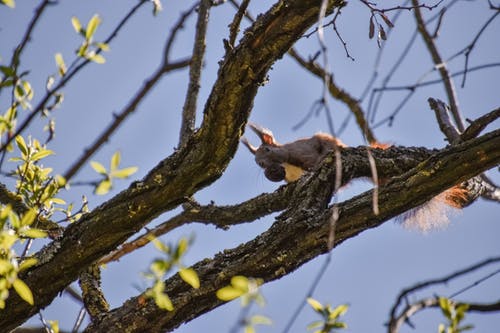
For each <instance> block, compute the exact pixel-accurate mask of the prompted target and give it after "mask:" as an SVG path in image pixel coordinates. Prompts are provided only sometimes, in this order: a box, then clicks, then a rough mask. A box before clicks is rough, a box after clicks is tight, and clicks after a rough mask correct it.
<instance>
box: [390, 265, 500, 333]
mask: <svg viewBox="0 0 500 333" xmlns="http://www.w3.org/2000/svg"><path fill="white" fill-rule="evenodd" d="M498 262H500V257H493V258H489V259H486V260H483V261H481V262H479V263H477V264H474V265H472V266H470V267H467V268H464V269H462V270H459V271H456V272H454V273H452V274H449V275H446V276H444V277H442V278H438V279H432V280H428V281H425V282H421V283H418V284H416V285H414V286H413V287H410V288H406V289H404V290H402V291H401V293H400V294H399V295H398V297H397V299H396V302H395V303H394V305H393V307H392V309H391V312H390V320H389V332H394V331H392V330H391V328H392V327H393V326H394V325H396V322H395V320H396V318H397V317H398V316H397V315H396V312H397V310H398V308H399V307H400V306H401V304H402V303H403V301H404V300H405V299H407V298H408V296H409V295H410V294H412V293H415V292H416V291H419V290H421V289H424V288H428V287H430V286H433V285H437V284H446V283H448V282H449V281H451V280H453V279H456V278H458V277H461V276H463V275H466V274H469V273H471V272H474V271H476V270H478V269H481V268H483V267H486V266H488V265H490V264H495V263H498Z"/></svg>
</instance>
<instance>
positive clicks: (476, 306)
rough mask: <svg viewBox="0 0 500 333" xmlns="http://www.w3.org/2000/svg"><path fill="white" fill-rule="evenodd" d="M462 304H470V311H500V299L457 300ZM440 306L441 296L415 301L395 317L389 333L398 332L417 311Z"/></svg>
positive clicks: (458, 303) (458, 304) (457, 303)
mask: <svg viewBox="0 0 500 333" xmlns="http://www.w3.org/2000/svg"><path fill="white" fill-rule="evenodd" d="M460 304H467V305H468V310H467V311H468V312H469V311H475V312H497V311H500V301H497V302H493V303H469V302H456V305H457V306H460ZM435 307H439V297H431V298H425V299H422V300H419V301H417V302H413V303H412V304H409V305H407V306H406V308H405V309H404V310H403V311H402V312H401V314H400V315H399V316H398V317H397V318H394V321H393V322H392V326H390V327H389V330H388V332H389V333H398V332H399V330H400V328H401V327H402V326H403V324H404V323H405V322H407V321H408V320H409V319H410V317H412V316H413V315H415V314H416V313H417V312H419V311H421V310H424V309H427V308H435Z"/></svg>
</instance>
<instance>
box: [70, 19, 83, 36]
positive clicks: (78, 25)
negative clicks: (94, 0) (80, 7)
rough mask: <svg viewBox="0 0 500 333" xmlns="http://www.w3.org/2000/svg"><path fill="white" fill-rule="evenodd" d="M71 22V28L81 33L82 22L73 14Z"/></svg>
mask: <svg viewBox="0 0 500 333" xmlns="http://www.w3.org/2000/svg"><path fill="white" fill-rule="evenodd" d="M71 24H72V25H73V28H74V29H75V31H76V32H77V33H81V32H82V24H81V23H80V20H79V19H78V17H76V16H73V17H72V18H71Z"/></svg>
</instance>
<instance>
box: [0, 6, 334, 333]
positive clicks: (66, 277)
mask: <svg viewBox="0 0 500 333" xmlns="http://www.w3.org/2000/svg"><path fill="white" fill-rule="evenodd" d="M285 2H286V4H285ZM339 3H340V2H337V1H330V2H329V3H328V12H329V13H330V12H331V11H332V8H333V7H334V6H338V5H339ZM317 17H318V8H317V2H316V1H315V0H286V1H285V0H281V1H278V2H277V3H276V4H275V5H273V6H272V7H271V8H270V9H269V11H268V12H267V13H265V14H262V15H261V16H260V18H259V20H257V21H256V22H255V24H253V25H252V26H251V27H250V28H249V29H248V30H247V33H246V34H245V35H244V37H243V38H242V40H241V42H240V44H239V45H238V46H237V47H236V48H235V50H234V52H232V53H231V54H230V55H228V56H227V57H226V58H225V59H224V61H223V62H222V63H221V67H220V69H219V74H218V78H217V80H216V82H215V84H214V86H213V89H212V92H211V94H210V96H209V97H208V100H207V102H206V104H205V110H204V119H203V122H202V126H201V128H200V129H199V130H198V131H197V132H195V133H194V135H193V136H192V137H191V138H190V139H189V140H188V142H187V143H186V145H185V146H183V148H181V149H179V150H177V151H176V152H174V153H173V154H172V155H171V156H170V157H168V158H166V159H165V160H163V161H161V162H160V163H159V164H158V165H157V166H156V167H155V168H153V169H152V170H151V171H150V172H149V174H148V175H146V177H145V178H144V179H143V180H142V181H140V182H135V183H133V184H132V185H131V186H130V187H129V188H128V189H127V190H125V191H123V192H121V193H119V194H118V195H116V196H115V197H114V198H112V199H110V200H109V201H107V202H105V203H104V204H102V205H101V206H100V207H98V208H96V209H95V210H94V211H92V212H91V213H89V214H86V215H84V216H83V217H82V218H81V219H80V220H79V221H78V222H76V223H73V224H71V225H70V226H69V227H68V228H66V230H65V233H64V235H63V237H62V239H60V240H57V241H54V242H52V243H51V244H49V245H47V246H46V247H45V248H44V249H42V250H41V251H40V252H39V253H38V254H37V255H36V257H37V258H38V265H37V266H36V267H31V268H30V269H28V270H26V271H24V273H23V274H22V276H20V278H21V279H22V280H23V281H24V282H26V284H27V285H28V286H29V287H30V289H31V290H32V291H33V295H34V299H35V305H34V306H30V305H29V304H28V303H26V302H24V301H23V300H22V299H21V298H20V297H19V296H18V295H17V294H15V293H13V294H12V295H11V296H9V300H8V302H7V305H6V308H5V309H4V310H3V311H1V312H0V327H3V328H5V329H6V330H8V329H12V328H14V327H16V326H17V325H18V324H20V323H21V322H23V321H24V320H26V319H27V318H29V317H30V316H31V315H33V314H34V313H36V311H38V309H39V308H42V307H45V306H46V305H47V304H49V303H50V302H51V301H52V299H53V298H54V297H55V296H56V295H57V294H58V293H59V292H60V291H61V290H63V289H64V288H65V287H66V286H67V285H68V284H69V283H71V282H72V281H73V280H75V279H76V278H77V276H78V275H79V273H80V272H81V271H83V270H84V269H85V268H86V267H88V266H89V265H91V264H92V263H94V262H95V261H97V260H98V259H99V258H101V257H102V256H103V255H105V254H107V253H109V252H110V251H112V250H114V249H115V248H116V247H117V246H118V245H120V244H121V243H123V242H124V241H125V240H126V239H128V238H129V237H130V236H131V235H133V234H134V233H136V232H138V231H139V230H140V229H141V228H142V227H143V226H144V225H146V224H147V223H148V222H150V221H151V220H152V219H154V218H156V217H157V216H158V215H160V214H161V213H163V212H165V211H168V210H171V209H173V208H175V207H176V206H178V205H179V204H181V203H182V202H184V201H185V200H186V198H188V197H191V196H192V195H193V194H194V193H195V192H196V191H198V190H200V189H202V188H204V187H205V186H207V185H209V184H211V183H213V182H214V181H215V180H216V179H218V178H219V177H220V176H221V175H222V173H223V172H224V170H225V169H226V167H227V165H228V163H229V161H230V160H231V158H232V157H233V156H234V154H235V152H236V148H237V146H238V143H239V139H240V136H241V134H242V133H243V130H244V127H245V123H246V121H247V119H248V117H249V113H250V110H251V108H252V104H253V100H254V98H255V95H256V93H257V90H258V88H259V87H260V86H261V84H262V82H263V81H264V80H265V78H266V75H267V73H268V71H269V69H270V67H271V66H272V65H273V63H274V62H275V61H276V60H277V59H279V58H281V57H282V56H283V55H284V54H285V53H286V51H287V50H288V49H289V48H290V47H291V46H292V45H293V43H294V42H295V41H297V40H298V39H299V38H300V36H302V34H303V33H304V32H305V31H306V30H307V29H308V28H309V27H310V26H312V25H313V24H314V22H316V20H317ZM277 27H279V29H277ZM103 221H106V223H102V222H103ZM54 275H57V276H59V278H58V279H57V280H56V281H54V279H53V276H54Z"/></svg>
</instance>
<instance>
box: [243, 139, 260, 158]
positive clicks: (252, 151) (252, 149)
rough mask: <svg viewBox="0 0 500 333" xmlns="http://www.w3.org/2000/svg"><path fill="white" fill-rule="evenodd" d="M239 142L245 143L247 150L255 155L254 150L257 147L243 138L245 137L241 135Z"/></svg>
mask: <svg viewBox="0 0 500 333" xmlns="http://www.w3.org/2000/svg"><path fill="white" fill-rule="evenodd" d="M241 142H242V143H243V144H244V145H245V147H247V148H248V150H250V152H251V153H252V154H254V155H255V152H256V151H257V149H258V148H257V147H254V146H252V144H251V143H250V142H248V140H247V138H245V137H242V138H241Z"/></svg>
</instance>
